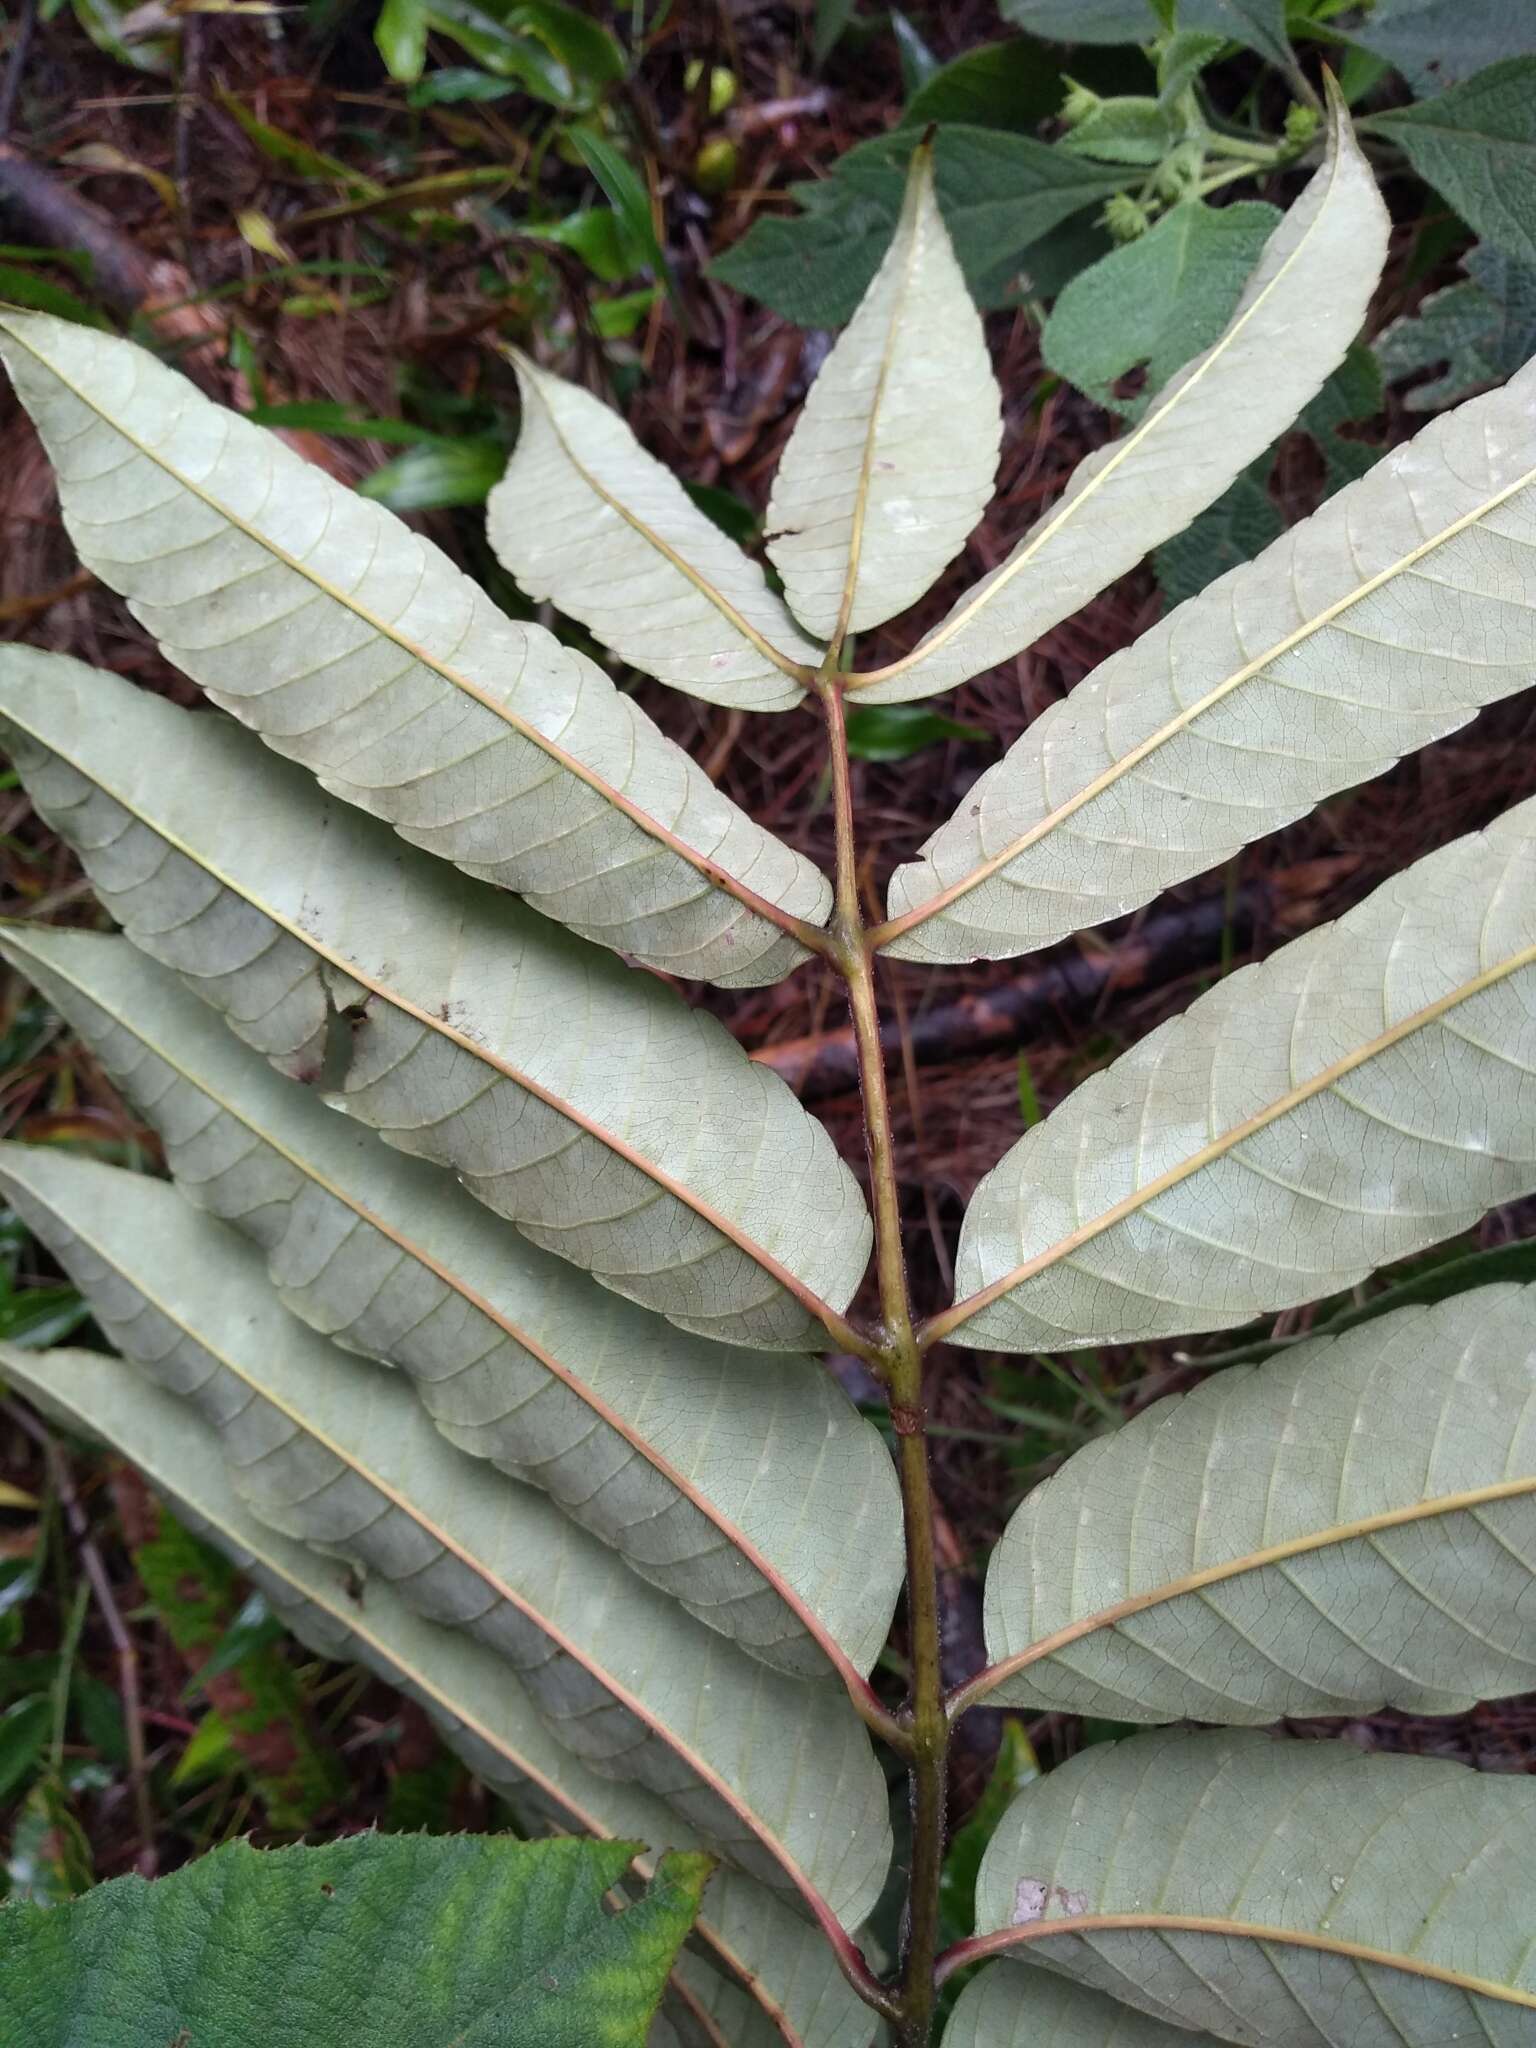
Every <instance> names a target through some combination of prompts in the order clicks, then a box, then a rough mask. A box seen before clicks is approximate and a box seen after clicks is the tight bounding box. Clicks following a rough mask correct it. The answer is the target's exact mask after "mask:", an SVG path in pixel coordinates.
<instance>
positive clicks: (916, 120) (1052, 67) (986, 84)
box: [901, 36, 1061, 133]
mask: <svg viewBox="0 0 1536 2048" xmlns="http://www.w3.org/2000/svg"><path fill="white" fill-rule="evenodd" d="M1060 103H1061V72H1060V70H1059V68H1058V66H1057V64H1056V61H1055V59H1054V57H1053V56H1052V55H1051V53H1050V51H1049V50H1046V49H1044V48H1042V46H1041V45H1040V44H1039V43H1034V42H1031V41H1029V39H1028V38H1027V37H1024V36H1014V37H1012V38H1011V39H1010V40H1009V41H1008V42H1006V43H982V44H981V45H980V46H979V48H977V49H974V50H967V51H966V53H965V55H964V56H963V57H957V58H956V59H955V60H954V62H953V63H952V64H945V65H943V66H942V67H941V68H940V69H939V70H937V71H936V72H935V73H934V74H933V76H932V78H930V79H929V80H928V81H927V83H926V84H925V85H921V86H919V88H918V89H917V91H916V92H915V93H914V94H913V95H912V98H911V99H910V100H909V101H908V103H907V109H906V112H905V113H904V114H903V115H902V117H901V125H902V127H903V128H917V129H922V128H926V127H927V126H928V125H929V123H930V122H934V121H962V122H967V123H969V124H970V126H972V127H973V128H1014V129H1018V130H1021V131H1023V132H1025V133H1027V132H1029V131H1030V130H1032V129H1034V128H1036V127H1038V125H1039V124H1040V122H1042V121H1045V120H1048V119H1049V118H1050V117H1051V116H1052V115H1053V114H1054V113H1055V112H1056V109H1057V107H1058V106H1059V105H1060Z"/></svg>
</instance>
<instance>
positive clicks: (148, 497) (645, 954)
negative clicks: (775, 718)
mask: <svg viewBox="0 0 1536 2048" xmlns="http://www.w3.org/2000/svg"><path fill="white" fill-rule="evenodd" d="M0 355H3V357H4V359H5V362H6V364H7V366H8V368H9V369H10V372H11V376H12V379H13V380H14V382H15V385H16V389H17V392H18V394H19V395H20V397H21V399H22V400H23V402H24V403H25V405H26V406H27V409H28V410H29V411H30V412H31V414H32V416H33V418H34V419H35V420H36V422H37V425H38V429H39V431H40V433H41V434H42V437H43V442H44V445H45V447H46V448H47V449H48V452H49V454H50V455H51V456H52V458H53V460H54V464H55V467H56V469H57V471H58V478H59V491H60V497H61V500H62V504H63V509H64V517H65V521H66V523H67V525H68V527H69V531H70V534H71V536H72V538H73V539H74V542H75V545H76V547H77V548H78V550H79V552H80V558H81V560H82V561H83V562H84V563H85V564H86V566H87V568H89V569H92V570H94V571H95V573H96V574H97V575H99V576H100V577H101V578H102V580H103V581H104V582H106V583H108V584H109V585H110V586H111V587H112V588H113V589H114V590H117V591H119V592H121V593H122V595H123V596H125V597H126V598H127V599H128V602H129V607H130V609H131V610H132V612H133V614H134V616H135V617H136V618H137V619H138V620H139V621H140V622H141V623H142V624H143V625H144V626H145V627H146V629H147V630H148V631H149V632H150V633H152V634H153V635H154V637H155V638H156V640H157V641H158V642H159V643H160V645H161V647H162V648H163V649H164V651H165V653H166V655H167V656H168V657H169V659H171V660H172V661H174V662H175V663H176V665H177V666H178V667H179V668H181V669H182V670H184V671H185V673H186V674H188V675H189V676H191V677H192V679H193V680H194V681H195V682H197V683H199V684H200V685H201V686H202V688H203V689H204V690H205V691H206V692H207V693H208V695H209V696H210V697H211V698H212V699H213V701H214V702H215V703H216V704H220V705H222V706H223V707H224V708H225V709H226V710H229V711H232V712H234V713H235V715H236V716H237V717H239V718H240V719H242V720H244V721H245V723H247V724H248V725H251V726H253V727H254V728H255V730H256V731H258V732H259V733H260V734H261V735H262V737H263V739H265V740H266V741H267V743H268V744H269V745H270V746H272V747H275V748H276V749H277V750H278V752H279V753H283V754H287V755H289V756H290V757H292V758H293V759H295V760H298V761H301V762H303V763H304V765H305V766H306V767H308V768H309V769H311V770H312V771H313V773H314V774H315V775H317V776H318V777H319V779H320V781H321V782H322V784H323V785H324V786H325V788H326V789H328V790H330V791H331V792H332V793H333V794H335V795H338V796H341V797H344V798H345V799H346V800H347V801H348V802H349V803H353V804H357V805H359V806H360V807H361V808H362V809H364V810H366V811H371V812H373V813H374V814H375V815H377V816H379V817H382V818H384V819H385V820H387V822H388V823H390V824H391V825H393V826H394V827H395V828H396V829H397V830H398V831H399V832H400V833H401V835H402V836H403V837H405V838H407V839H409V840H411V841H412V842H413V843H414V844H416V845H419V846H424V847H426V848H427V849H428V851H429V852H432V853H436V854H440V855H442V856H443V857H444V858H445V859H447V860H451V861H453V862H454V863H455V864H456V865H457V866H459V867H461V868H463V869H464V870H465V872H466V873H469V874H473V875H477V876H479V877H481V878H482V879H484V880H487V881H492V882H496V883H498V884H501V885H502V886H504V887H506V888H509V889H514V890H516V891H517V892H518V893H519V894H520V895H522V896H525V897H526V898H527V899H528V901H529V902H530V903H532V904H533V905H534V906H535V907H536V908H537V909H539V910H542V911H543V912H544V913H545V915H546V916H549V917H553V918H558V919H559V920H560V922H561V923H563V924H568V925H570V926H571V927H572V929H573V930H576V931H580V932H582V933H584V934H585V935H586V936H587V937H589V938H595V939H597V940H598V941H599V942H600V943H601V944H603V945H606V946H612V947H614V948H615V949H618V950H622V951H624V952H628V953H632V954H634V955H636V956H637V957H638V958H640V959H641V960H644V961H645V962H646V963H647V964H648V965H651V966H655V967H661V968H664V969H666V970H668V971H669V972H684V973H690V974H694V975H696V976H698V977H699V978H700V979H702V980H713V979H715V978H717V977H720V978H723V979H724V980H725V981H726V982H727V983H728V984H730V985H733V986H739V985H747V984H757V983H762V982H771V981H776V980H778V979H779V978H780V977H781V976H782V975H784V974H786V973H787V972H788V971H789V970H790V968H792V967H793V966H795V965H796V964H797V963H798V962H799V961H800V960H801V959H802V958H803V957H804V948H803V947H802V946H801V945H800V943H799V942H798V940H797V939H796V938H795V936H794V935H793V931H792V929H790V928H788V927H792V926H793V924H794V923H795V922H796V921H799V922H800V923H804V924H810V925H819V924H820V923H821V922H822V920H823V919H824V918H825V916H826V914H827V912H828V910H829V909H830V907H831V901H832V897H831V889H830V885H829V884H828V883H827V881H826V878H825V877H824V876H823V875H822V874H821V873H820V872H819V871H818V870H817V869H815V868H813V867H812V866H811V864H810V863H809V862H808V861H806V860H805V859H803V858H802V857H801V856H800V855H799V854H796V853H793V852H792V851H791V850H790V849H789V848H788V847H787V846H784V845H782V844H781V843H780V842H779V841H777V840H775V839H774V838H773V837H772V835H771V834H769V833H767V832H765V831H763V830H762V828H761V827H760V826H758V825H756V824H754V823H753V822H752V820H751V819H750V818H748V817H747V816H746V814H745V813H744V812H742V811H739V810H738V809H737V808H736V807H735V805H734V804H731V803H730V802H728V801H727V799H726V798H724V797H722V796H721V795H720V793H719V791H718V790H716V789H715V788H714V786H713V784H712V783H711V782H710V781H709V780H708V778H707V777H706V776H705V775H704V773H703V771H702V770H701V769H700V768H698V767H697V766H696V765H695V764H694V763H693V762H692V761H691V760H690V759H689V757H688V756H687V755H686V754H685V753H684V752H683V751H682V749H681V748H680V747H677V746H674V745H673V743H672V742H671V741H670V740H668V739H666V738H664V737H663V735H662V734H661V732H660V731H659V730H658V729H657V728H656V727H655V726H654V725H652V724H651V722H650V721H649V720H648V719H647V718H646V716H645V714H644V713H643V712H641V711H640V710H638V709H637V708H636V706H635V705H634V704H633V703H632V702H631V700H630V699H629V698H628V697H625V696H623V695H621V694H620V693H619V692H618V691H617V690H616V689H615V688H614V686H613V684H612V682H611V681H610V680H609V678H608V677H607V676H606V675H605V674H604V672H603V671H602V670H601V669H600V668H599V667H598V666H597V665H596V664H595V663H594V662H591V661H589V660H588V659H587V658H586V657H585V656H584V655H581V654H577V653H575V652H574V651H573V650H571V649H570V648H566V647H562V646H561V644H560V643H559V641H557V640H556V639H555V638H554V637H553V636H552V635H551V634H549V633H546V632H545V631H544V630H543V629H542V628H541V627H538V626H529V625H518V624H514V623H513V621H512V620H510V619H507V618H505V617H503V616H502V614H501V613H500V612H498V611H497V610H496V608H495V607H494V606H493V605H492V603H491V601H490V599H489V598H488V597H487V596H486V595H485V593H484V591H482V590H481V589H480V588H479V587H478V585H476V584H474V583H472V582H471V581H470V579H469V578H468V577H467V576H465V575H464V574H463V573H462V572H461V571H460V570H458V569H457V568H455V567H454V565H453V564H452V563H451V562H450V561H449V560H448V559H447V557H446V556H445V555H443V554H441V553H440V552H439V551H438V550H437V549H436V548H435V547H433V546H432V544H431V543H430V542H429V541H426V540H423V539H422V538H421V536H420V535H419V534H416V533H413V532H412V531H411V529H410V528H409V527H407V526H405V525H403V524H402V523H401V522H400V521H399V520H398V519H396V518H395V517H394V516H393V514H391V513H390V512H389V511H387V510H386V509H385V508H384V507H383V506H382V505H377V504H374V503H372V502H370V501H369V500H368V499H366V498H363V497H360V496H358V495H357V494H356V493H355V492H352V491H348V490H346V489H345V488H344V487H343V486H342V485H341V484H339V483H337V482H336V481H335V480H334V479H333V478H332V477H329V476H327V475H326V474H325V472H324V471H323V470H320V469H317V468H316V467H315V466H314V465H313V464H311V463H308V462H305V461H304V460H303V459H302V458H301V457H300V456H298V455H297V454H295V453H294V451H293V450H292V449H290V448H288V447H286V446H285V445H284V443H283V442H282V441H280V440H278V439H277V438H276V437H275V436H274V435H272V434H270V433H268V432H267V431H266V429H264V428H261V427H256V426H253V425H252V424H251V423H250V422H249V421H247V420H242V419H240V418H239V417H238V416H237V415H236V414H234V413H230V412H227V411H225V410H224V409H223V408H222V407H219V406H216V405H214V404H213V403H212V402H211V401H210V400H208V399H206V398H204V397H203V395H202V394H201V392H199V391H198V390H197V388H196V387H195V386H194V385H192V384H190V383H188V381H187V380H186V379H185V378H184V377H181V376H178V375H177V374H176V372H175V371H173V370H170V369H168V368H166V366H165V365H164V364H163V363H159V362H157V361H156V360H155V358H154V357H153V356H151V355H148V354H146V353H145V352H144V351H143V350H142V349H139V348H137V347H135V346H134V344H133V343H131V342H127V341H120V340H117V339H115V338H113V337H110V336H106V335H101V334H96V333H93V332H91V331H90V330H87V329H85V328H81V327H77V326H72V325H70V324H69V323H67V322H64V321H59V320H53V319H50V318H48V317H46V316H44V315H42V314H18V313H9V314H6V315H4V316H3V317H0Z"/></svg>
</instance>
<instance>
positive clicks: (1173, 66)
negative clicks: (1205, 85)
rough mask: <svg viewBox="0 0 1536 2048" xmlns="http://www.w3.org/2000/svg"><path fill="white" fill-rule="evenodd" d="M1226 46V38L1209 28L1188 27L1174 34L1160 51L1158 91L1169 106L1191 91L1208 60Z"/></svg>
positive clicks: (1158, 59)
mask: <svg viewBox="0 0 1536 2048" xmlns="http://www.w3.org/2000/svg"><path fill="white" fill-rule="evenodd" d="M1225 46H1226V38H1225V37H1224V36H1219V35H1211V34H1210V33H1209V32H1208V31H1207V30H1205V29H1199V28H1184V29H1180V30H1179V32H1178V34H1177V35H1172V36H1170V37H1169V38H1168V40H1167V42H1166V43H1165V44H1164V45H1163V47H1162V48H1161V49H1160V50H1159V51H1158V54H1157V91H1158V97H1159V98H1160V99H1161V100H1162V102H1163V104H1164V105H1165V106H1172V105H1173V103H1174V101H1175V100H1177V99H1178V98H1179V96H1180V94H1181V93H1184V92H1187V91H1188V89H1189V87H1190V86H1192V85H1193V84H1194V82H1195V80H1196V79H1197V78H1198V77H1199V76H1200V74H1201V72H1202V71H1203V70H1204V69H1205V67H1206V66H1207V65H1208V64H1213V63H1214V62H1215V61H1216V59H1217V58H1218V57H1219V56H1220V55H1221V52H1222V50H1223V49H1224V48H1225Z"/></svg>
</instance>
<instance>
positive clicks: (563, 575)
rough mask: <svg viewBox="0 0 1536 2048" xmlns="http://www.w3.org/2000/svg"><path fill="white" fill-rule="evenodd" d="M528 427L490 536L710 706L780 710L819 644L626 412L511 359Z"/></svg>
mask: <svg viewBox="0 0 1536 2048" xmlns="http://www.w3.org/2000/svg"><path fill="white" fill-rule="evenodd" d="M515 363H516V369H517V381H518V388H519V390H520V391H521V393H522V400H523V414H522V425H521V428H520V429H519V432H518V437H517V447H516V449H515V450H514V451H513V455H512V460H511V462H510V463H509V464H508V465H507V470H506V474H505V475H504V476H503V477H502V479H501V481H500V482H499V483H498V484H497V486H496V488H495V489H494V490H493V491H492V492H491V495H490V501H489V504H488V505H487V508H486V531H487V533H488V535H489V537H490V542H491V546H492V547H493V548H494V549H495V550H496V553H497V554H498V555H499V556H500V557H501V560H502V561H503V562H504V563H505V565H506V566H507V568H508V569H510V570H511V572H512V574H513V575H514V576H515V577H516V578H517V580H518V582H519V583H520V584H521V585H522V587H523V589H524V590H525V591H526V592H527V593H528V595H529V596H530V597H531V598H535V599H544V598H550V599H552V600H553V602H554V603H555V604H557V605H558V606H559V607H560V609H561V610H562V611H564V612H568V613H569V614H570V616H571V617H572V618H573V619H580V620H581V622H582V624H583V625H584V626H587V627H588V628H589V629H590V630H591V631H592V632H593V633H594V634H595V635H596V636H597V638H598V639H599V640H601V641H602V642H603V644H604V645H605V646H607V647H611V648H612V649H613V651H614V653H615V654H618V655H621V656H622V657H623V659H624V660H625V661H628V662H632V663H633V664H634V666H635V667H636V668H640V669H644V670H645V671H646V673H647V674H648V675H653V676H658V677H660V679H661V681H662V682H664V683H670V684H671V685H672V687H673V688H674V689H678V690H686V691H687V692H688V693H689V695H690V696H694V697H704V698H707V699H708V700H709V701H710V702H711V703H714V704H732V705H739V706H741V707H743V708H745V709H747V710H750V711H782V710H784V709H785V708H786V707H787V706H789V705H792V704H796V703H798V702H799V700H800V698H801V697H802V696H803V695H804V687H803V683H802V681H801V680H800V678H799V676H798V674H797V671H798V670H799V669H803V668H807V667H808V668H811V669H814V668H815V667H816V665H817V663H818V662H819V661H820V659H821V650H820V648H819V647H816V646H813V645H812V643H811V642H810V641H809V640H807V639H806V638H805V636H804V635H803V634H802V633H801V632H800V630H799V628H798V627H797V626H796V624H795V622H794V620H793V619H792V618H791V617H790V615H789V613H788V611H787V610H786V609H785V607H784V604H783V601H782V600H781V599H780V598H778V597H777V596H775V594H774V593H773V592H772V591H771V590H770V589H769V588H768V585H767V582H766V580H765V578H764V576H763V572H762V570H761V569H760V568H759V567H758V565H757V564H756V562H754V561H753V560H752V558H751V557H750V555H746V554H744V553H743V552H742V550H741V549H740V548H739V547H737V546H736V544H735V542H734V541H731V540H728V539H727V538H726V536H725V535H724V534H723V533H722V532H721V531H720V529H719V528H718V527H717V526H716V525H715V523H714V522H713V520H711V519H710V518H709V517H708V516H707V515H706V514H705V513H703V512H701V511H700V510H699V508H698V506H697V505H695V504H694V502H693V500H692V499H691V498H690V497H689V495H688V492H687V491H686V490H685V488H684V487H683V485H682V484H681V483H679V482H678V480H677V478H676V477H675V476H673V474H672V472H671V471H670V470H669V469H668V468H667V467H666V466H665V464H663V463H660V462H658V461H657V460H656V458H655V456H654V455H649V454H647V453H646V451H645V449H643V448H642V447H641V446H640V443H639V442H638V441H637V440H636V439H635V437H634V435H633V434H632V433H631V432H630V430H629V428H628V427H627V426H626V425H625V423H624V421H623V419H622V418H621V417H620V415H619V414H618V413H617V412H615V411H614V410H613V409H612V407H610V406H606V405H604V404H603V403H602V402H601V400H599V399H596V398H594V397H593V396H592V395H591V394H590V393H589V392H586V391H583V390H582V389H581V388H580V386H579V385H576V384H569V383H567V382H565V380H564V379H563V378H560V377H554V376H551V375H550V373H549V372H548V371H547V370H542V369H540V368H539V366H538V365H537V364H536V363H533V362H530V361H529V360H528V358H527V357H526V356H521V355H519V356H517V357H516V358H515Z"/></svg>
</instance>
